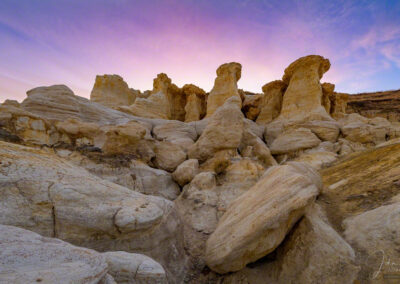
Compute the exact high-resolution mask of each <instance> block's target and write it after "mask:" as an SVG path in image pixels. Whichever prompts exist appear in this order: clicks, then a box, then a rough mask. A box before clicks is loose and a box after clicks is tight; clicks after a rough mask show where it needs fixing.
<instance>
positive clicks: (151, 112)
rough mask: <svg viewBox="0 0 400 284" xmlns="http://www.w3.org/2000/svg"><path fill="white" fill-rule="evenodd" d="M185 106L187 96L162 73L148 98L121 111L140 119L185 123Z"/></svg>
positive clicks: (138, 99) (155, 80)
mask: <svg viewBox="0 0 400 284" xmlns="http://www.w3.org/2000/svg"><path fill="white" fill-rule="evenodd" d="M185 106H186V95H185V94H184V93H183V92H182V90H181V89H180V88H178V87H177V86H176V85H175V84H173V83H172V81H171V79H170V78H168V76H167V75H166V74H165V73H160V74H158V75H157V78H155V79H154V82H153V91H152V92H151V94H150V95H149V96H148V97H147V98H137V99H136V101H135V103H134V104H133V105H131V106H129V107H122V108H121V110H123V111H125V112H128V113H130V114H133V115H136V116H139V117H147V118H161V119H173V120H181V121H183V120H185Z"/></svg>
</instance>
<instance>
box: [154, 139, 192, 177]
mask: <svg viewBox="0 0 400 284" xmlns="http://www.w3.org/2000/svg"><path fill="white" fill-rule="evenodd" d="M154 153H155V158H154V159H153V163H154V164H155V165H156V166H157V168H159V169H163V170H166V171H168V172H173V171H174V170H175V169H176V167H177V166H179V165H180V164H182V163H183V162H184V161H185V160H186V157H187V154H186V153H185V151H183V149H182V148H181V147H180V146H178V145H176V144H173V143H171V142H168V141H161V142H158V143H156V145H155V148H154Z"/></svg>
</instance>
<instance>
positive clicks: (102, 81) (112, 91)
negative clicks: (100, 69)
mask: <svg viewBox="0 0 400 284" xmlns="http://www.w3.org/2000/svg"><path fill="white" fill-rule="evenodd" d="M135 99H136V92H135V91H134V90H133V89H130V88H129V87H128V84H127V83H126V82H125V81H124V79H122V77H121V76H118V75H103V76H100V75H97V76H96V81H95V82H94V86H93V89H92V92H91V93H90V100H91V101H93V102H96V103H99V104H101V105H103V106H106V107H109V108H116V107H120V106H130V105H131V104H133V103H134V102H135Z"/></svg>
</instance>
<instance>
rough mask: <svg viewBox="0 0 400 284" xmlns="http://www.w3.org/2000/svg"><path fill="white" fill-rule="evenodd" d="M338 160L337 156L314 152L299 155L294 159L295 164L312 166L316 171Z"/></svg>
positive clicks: (324, 152) (329, 153)
mask: <svg viewBox="0 0 400 284" xmlns="http://www.w3.org/2000/svg"><path fill="white" fill-rule="evenodd" d="M337 159H338V155H336V154H335V153H332V152H328V151H318V152H317V151H316V152H311V153H304V154H301V155H300V156H299V157H297V158H296V159H295V161H297V162H302V163H305V164H308V165H310V166H312V167H313V168H314V169H316V170H320V169H322V168H325V167H327V166H329V165H331V164H332V163H333V162H335V161H336V160H337Z"/></svg>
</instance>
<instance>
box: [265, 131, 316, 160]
mask: <svg viewBox="0 0 400 284" xmlns="http://www.w3.org/2000/svg"><path fill="white" fill-rule="evenodd" d="M319 143H321V140H319V139H318V137H317V136H316V135H315V134H314V133H312V132H311V130H309V129H307V128H298V129H293V130H287V131H285V132H283V133H282V134H280V135H279V136H278V137H277V138H276V139H275V140H274V142H273V143H272V144H271V146H270V150H271V153H272V154H285V153H290V152H295V151H298V150H303V149H307V148H313V147H316V146H318V145H319Z"/></svg>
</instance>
